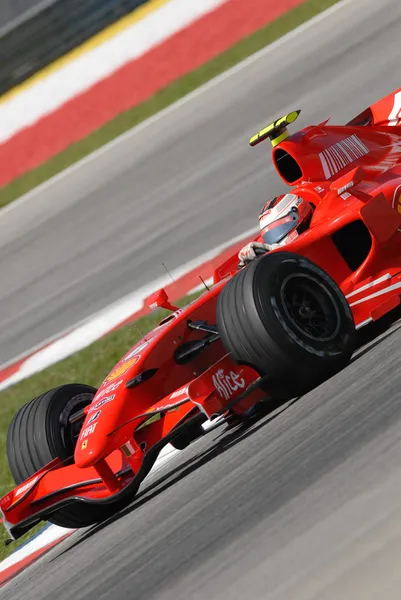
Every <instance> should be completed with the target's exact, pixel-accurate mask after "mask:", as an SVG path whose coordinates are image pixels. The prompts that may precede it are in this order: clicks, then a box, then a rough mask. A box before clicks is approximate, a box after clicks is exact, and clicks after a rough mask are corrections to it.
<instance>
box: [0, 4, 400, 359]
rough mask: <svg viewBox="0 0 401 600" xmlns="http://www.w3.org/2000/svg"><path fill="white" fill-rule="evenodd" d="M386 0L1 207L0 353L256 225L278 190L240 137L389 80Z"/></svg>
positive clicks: (351, 13) (267, 55) (338, 111)
mask: <svg viewBox="0 0 401 600" xmlns="http://www.w3.org/2000/svg"><path fill="white" fill-rule="evenodd" d="M400 16H401V5H400V3H399V2H397V1H396V0H384V1H381V2H375V1H374V0H352V1H351V3H350V4H348V5H347V6H346V7H345V8H343V9H340V10H337V11H336V12H335V13H334V14H332V15H331V16H330V17H329V18H323V19H321V20H320V21H318V22H317V23H315V24H314V25H313V27H306V28H305V29H304V30H303V32H301V33H298V34H296V35H295V36H293V37H292V38H290V39H288V38H286V40H285V42H284V43H283V42H279V44H277V45H275V46H274V47H273V49H269V50H268V51H267V52H264V53H262V54H261V55H259V57H258V58H257V59H256V60H255V59H252V61H251V62H249V63H248V64H247V66H246V67H243V68H240V69H237V71H236V72H235V74H234V75H231V76H230V77H228V78H223V79H221V80H220V82H219V83H218V84H217V85H212V86H209V87H208V88H207V90H206V91H203V92H202V93H200V94H198V95H195V97H192V98H191V100H190V101H187V102H185V103H183V104H182V105H181V106H180V107H178V108H175V109H173V110H170V111H169V112H168V114H167V115H165V116H163V117H162V118H158V119H155V120H153V122H152V123H151V124H150V125H147V126H145V127H140V128H138V129H137V130H135V131H134V133H132V134H130V135H128V136H126V137H125V138H124V140H123V141H120V142H119V143H117V144H115V145H113V146H112V147H111V148H109V149H108V150H106V151H104V152H103V153H102V154H100V155H98V156H97V157H96V158H95V159H94V160H91V161H89V162H88V161H86V163H85V164H83V165H82V166H81V167H79V168H75V169H73V170H72V171H70V172H69V173H68V174H67V175H65V176H63V177H61V178H58V179H57V181H56V182H55V183H52V184H51V185H48V186H46V187H45V188H44V189H41V190H39V191H38V192H35V193H33V194H31V195H30V197H29V199H28V200H26V201H24V202H23V203H20V204H17V205H16V206H15V207H14V208H12V209H8V210H7V209H6V211H1V212H0V281H1V286H0V365H1V364H2V363H4V362H5V361H8V360H10V359H12V358H14V357H15V356H17V355H19V354H20V353H21V352H25V351H27V350H28V349H30V348H31V347H33V346H35V345H37V344H39V343H41V342H43V341H44V340H45V339H47V338H49V337H51V336H54V335H56V334H57V333H59V332H60V331H62V330H64V329H65V328H68V327H70V326H72V325H73V324H75V323H76V322H77V321H79V320H81V319H82V318H84V317H87V316H89V315H91V314H93V312H95V311H96V310H99V309H101V308H103V307H105V306H107V305H108V304H109V303H111V302H112V301H114V300H117V299H119V298H121V297H122V296H123V295H125V294H127V293H129V292H132V291H133V290H135V289H136V288H138V287H140V286H142V285H144V284H145V283H148V282H150V281H152V280H153V279H154V278H155V277H158V276H160V275H164V274H165V273H164V269H163V267H162V264H161V263H162V262H165V263H166V264H167V266H168V268H169V269H170V270H171V269H174V268H175V267H179V266H180V265H182V264H183V263H185V262H187V261H188V260H190V259H192V258H196V257H197V256H199V255H200V254H202V253H203V252H205V251H207V250H209V249H211V248H213V247H215V246H217V245H219V244H221V243H223V242H225V241H227V240H229V239H230V238H232V237H233V236H235V235H238V234H240V233H241V232H243V231H245V230H247V229H249V228H251V227H254V226H257V215H258V212H259V210H260V208H261V206H262V205H263V204H264V202H265V201H266V199H267V197H268V195H269V194H274V193H276V192H278V191H280V190H285V189H286V188H285V186H284V185H283V184H282V183H281V182H280V180H279V178H278V176H277V175H276V174H275V173H273V171H272V168H271V166H270V150H269V147H268V146H266V145H265V144H263V145H261V146H259V147H258V148H256V149H250V148H249V146H248V139H249V137H250V136H251V135H252V134H253V133H254V132H255V131H257V130H258V128H259V127H262V126H263V125H265V124H266V123H268V122H270V121H272V120H273V119H274V118H277V117H278V116H280V115H282V114H284V113H285V112H288V111H289V110H291V109H294V108H295V109H296V108H301V109H302V110H303V112H302V115H301V118H300V119H299V121H298V122H297V125H298V124H299V126H303V125H307V124H308V123H310V122H318V121H319V120H322V119H324V118H326V117H329V116H332V117H333V120H334V122H336V123H341V122H344V121H345V120H347V119H349V118H351V117H352V116H354V115H355V114H356V113H358V112H360V110H362V109H364V108H365V107H366V106H367V105H368V104H370V103H371V102H373V101H375V100H377V99H378V98H379V97H380V96H381V95H384V94H386V93H389V92H391V91H392V90H393V89H395V88H397V87H399V85H400V81H401V80H400V69H399V64H398V41H399V40H398V26H399V22H400Z"/></svg>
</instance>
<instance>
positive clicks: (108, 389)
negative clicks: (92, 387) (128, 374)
mask: <svg viewBox="0 0 401 600" xmlns="http://www.w3.org/2000/svg"><path fill="white" fill-rule="evenodd" d="M122 382H123V380H122V379H121V381H116V382H115V383H111V384H110V385H108V386H107V387H105V388H104V389H103V390H101V391H100V392H98V394H97V400H99V399H100V398H102V396H104V395H105V394H110V392H114V391H115V390H116V389H117V388H118V386H120V385H121V384H122Z"/></svg>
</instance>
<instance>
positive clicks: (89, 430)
mask: <svg viewBox="0 0 401 600" xmlns="http://www.w3.org/2000/svg"><path fill="white" fill-rule="evenodd" d="M96 425H97V423H92V425H89V426H88V427H85V429H83V430H82V432H81V436H80V439H81V440H84V439H85V438H87V437H89V436H90V435H92V433H93V432H94V431H95V429H96Z"/></svg>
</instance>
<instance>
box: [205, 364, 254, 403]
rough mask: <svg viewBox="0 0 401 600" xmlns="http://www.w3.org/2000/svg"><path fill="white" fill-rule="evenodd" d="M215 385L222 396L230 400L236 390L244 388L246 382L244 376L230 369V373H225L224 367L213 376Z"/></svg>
mask: <svg viewBox="0 0 401 600" xmlns="http://www.w3.org/2000/svg"><path fill="white" fill-rule="evenodd" d="M212 381H213V385H214V387H215V388H216V391H217V392H219V394H220V396H221V398H224V400H229V399H230V398H231V396H232V395H233V394H234V392H237V391H238V390H239V389H241V390H242V389H244V387H245V385H246V382H245V379H244V378H243V377H241V376H240V375H238V374H237V373H235V372H234V371H230V372H229V373H228V375H226V374H225V373H224V369H219V370H218V371H217V372H216V373H215V375H213V377H212Z"/></svg>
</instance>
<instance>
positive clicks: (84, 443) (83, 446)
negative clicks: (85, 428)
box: [81, 440, 88, 450]
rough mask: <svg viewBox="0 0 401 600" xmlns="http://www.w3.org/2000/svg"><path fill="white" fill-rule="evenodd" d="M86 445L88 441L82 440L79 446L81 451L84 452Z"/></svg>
mask: <svg viewBox="0 0 401 600" xmlns="http://www.w3.org/2000/svg"><path fill="white" fill-rule="evenodd" d="M87 445H88V440H84V441H83V442H82V445H81V450H85V449H86V447H87Z"/></svg>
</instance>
